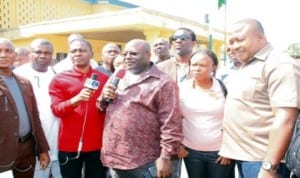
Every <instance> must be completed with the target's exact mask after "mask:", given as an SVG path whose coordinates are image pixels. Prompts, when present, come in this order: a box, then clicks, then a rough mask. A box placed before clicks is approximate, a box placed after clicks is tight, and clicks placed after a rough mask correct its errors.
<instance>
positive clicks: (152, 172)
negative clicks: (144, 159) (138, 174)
mask: <svg viewBox="0 0 300 178" xmlns="http://www.w3.org/2000/svg"><path fill="white" fill-rule="evenodd" d="M144 178H157V170H156V166H155V165H154V166H151V167H149V168H148V171H147V172H146V173H145V174H144Z"/></svg>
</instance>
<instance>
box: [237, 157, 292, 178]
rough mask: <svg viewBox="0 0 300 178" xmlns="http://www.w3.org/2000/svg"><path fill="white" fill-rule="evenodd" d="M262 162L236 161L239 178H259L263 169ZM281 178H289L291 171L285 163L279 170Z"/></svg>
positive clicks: (281, 164)
mask: <svg viewBox="0 0 300 178" xmlns="http://www.w3.org/2000/svg"><path fill="white" fill-rule="evenodd" d="M261 164H262V162H261V161H236V165H237V167H238V171H239V178H253V177H257V176H258V173H259V171H260V169H261ZM277 172H278V174H279V178H289V175H290V171H289V170H288V168H287V167H286V165H285V164H284V163H280V165H279V168H278V170H277Z"/></svg>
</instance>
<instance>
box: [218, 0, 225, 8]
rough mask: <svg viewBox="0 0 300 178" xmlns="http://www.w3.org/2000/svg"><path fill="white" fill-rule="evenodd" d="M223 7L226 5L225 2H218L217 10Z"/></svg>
mask: <svg viewBox="0 0 300 178" xmlns="http://www.w3.org/2000/svg"><path fill="white" fill-rule="evenodd" d="M223 5H224V6H225V5H226V0H218V9H220V8H221V7H222V6H223Z"/></svg>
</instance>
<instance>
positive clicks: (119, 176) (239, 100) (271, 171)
mask: <svg viewBox="0 0 300 178" xmlns="http://www.w3.org/2000/svg"><path fill="white" fill-rule="evenodd" d="M228 41H229V42H228V50H227V52H228V56H229V57H230V58H232V60H233V61H235V63H234V64H238V65H237V68H238V69H237V68H234V70H235V72H234V73H229V74H228V76H227V75H226V82H225V81H222V79H224V78H225V77H224V78H221V79H218V77H217V76H218V73H217V72H218V71H217V68H218V58H217V56H216V54H215V53H214V52H213V51H211V50H208V49H200V50H196V51H195V50H194V46H195V45H196V34H195V33H194V31H192V30H191V29H189V28H185V27H181V28H178V29H177V30H176V31H175V32H174V34H173V35H172V37H170V39H169V40H167V39H163V38H159V39H157V40H155V41H154V45H153V52H154V54H155V56H156V58H155V61H154V62H152V61H151V59H153V58H151V46H150V44H149V43H148V42H147V41H145V40H142V39H132V40H130V41H129V42H128V43H126V45H125V47H124V49H123V50H122V52H121V50H120V48H119V46H118V45H116V44H114V43H108V44H106V45H105V46H104V47H103V50H102V54H101V58H102V60H103V64H102V65H101V66H99V67H97V66H94V67H92V66H93V65H92V61H93V50H92V46H91V44H90V43H89V42H88V41H87V40H86V39H84V38H83V37H82V36H81V35H79V34H76V35H73V36H72V38H71V36H70V38H69V40H68V45H69V53H68V56H67V59H65V60H69V61H70V62H69V65H71V66H72V67H70V66H69V68H68V69H66V70H63V71H59V72H57V71H56V70H55V66H54V67H53V68H52V67H51V65H50V64H51V60H52V53H53V45H52V44H51V42H50V41H48V40H46V39H36V40H34V41H33V42H32V43H31V46H30V49H29V51H30V52H29V58H30V62H29V63H28V64H25V65H22V66H20V67H16V68H12V65H13V62H14V60H15V57H16V54H15V49H14V46H13V44H12V42H11V41H9V40H7V39H4V38H0V76H1V78H0V115H1V119H0V142H1V144H0V172H4V171H7V170H12V172H13V175H14V177H16V178H31V177H33V176H34V177H36V178H44V177H45V178H48V177H49V175H51V176H52V177H53V178H60V177H63V178H81V177H85V178H90V177H93V178H94V177H99V178H102V177H103V178H105V177H112V178H144V177H145V178H148V177H150V178H151V177H159V178H180V176H181V166H182V165H181V164H182V160H183V161H184V163H185V166H186V169H187V173H188V177H189V178H234V177H235V168H236V170H237V173H238V175H239V177H240V178H254V177H258V178H278V177H279V178H288V176H289V175H288V174H289V170H288V169H287V168H286V167H285V164H284V159H283V158H284V154H285V152H286V150H287V148H288V145H289V142H290V140H291V137H292V132H293V128H294V124H295V121H296V118H297V116H298V109H299V108H300V96H298V95H299V91H300V90H299V89H300V80H299V77H300V76H299V74H300V73H299V72H300V70H299V66H298V65H297V63H296V62H295V61H294V60H293V59H292V58H290V57H289V56H287V55H285V54H283V53H279V52H277V51H276V50H274V49H273V47H272V45H271V44H270V43H269V42H268V41H267V38H266V36H265V34H264V29H263V26H262V25H261V23H260V22H259V21H257V20H256V19H242V20H240V21H238V22H236V23H234V24H233V25H232V29H231V30H230V33H229V37H228ZM170 47H172V48H173V51H174V53H173V54H170V52H169V49H170ZM62 69H65V67H62ZM120 71H124V72H125V74H124V75H122V76H121V77H119V78H117V75H118V73H119V72H120ZM91 80H92V82H94V83H95V84H96V85H95V87H94V86H93V87H89V85H87V83H88V82H90V81H91ZM114 80H118V82H117V83H115V81H114ZM224 83H225V84H224ZM88 84H89V83H88ZM287 94H288V95H287ZM36 158H37V161H36ZM36 162H37V163H36Z"/></svg>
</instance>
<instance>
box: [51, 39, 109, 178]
mask: <svg viewBox="0 0 300 178" xmlns="http://www.w3.org/2000/svg"><path fill="white" fill-rule="evenodd" d="M69 55H70V57H71V59H72V62H73V69H72V70H68V71H66V72H62V73H59V74H58V75H56V76H55V77H54V78H53V80H52V81H51V83H50V87H49V93H50V96H51V102H52V103H51V109H52V111H53V113H54V114H55V115H56V116H57V117H59V118H60V120H61V124H60V130H59V138H58V140H59V141H58V145H59V148H58V149H59V155H58V156H59V162H60V165H61V166H60V168H61V173H62V176H63V177H70V178H81V170H82V168H83V165H84V166H85V176H84V177H85V178H91V177H93V178H102V177H104V174H105V168H104V167H103V165H102V163H101V161H100V159H99V157H100V149H101V147H102V131H103V122H104V116H105V113H103V112H99V110H98V109H97V108H96V105H95V103H96V99H97V97H98V96H99V94H100V92H101V90H102V87H103V84H104V83H105V82H106V80H107V79H108V77H107V76H106V75H105V74H103V73H100V72H99V71H97V70H94V69H92V68H91V66H90V60H91V58H92V57H93V52H92V47H91V45H90V43H89V42H88V41H86V40H84V39H76V40H73V41H72V42H71V44H70V52H69ZM92 74H93V76H95V75H96V76H97V80H98V82H99V87H98V88H96V89H91V88H89V87H85V86H84V85H85V83H86V82H85V81H86V80H87V78H90V77H91V76H92Z"/></svg>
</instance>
